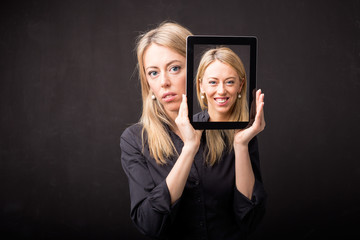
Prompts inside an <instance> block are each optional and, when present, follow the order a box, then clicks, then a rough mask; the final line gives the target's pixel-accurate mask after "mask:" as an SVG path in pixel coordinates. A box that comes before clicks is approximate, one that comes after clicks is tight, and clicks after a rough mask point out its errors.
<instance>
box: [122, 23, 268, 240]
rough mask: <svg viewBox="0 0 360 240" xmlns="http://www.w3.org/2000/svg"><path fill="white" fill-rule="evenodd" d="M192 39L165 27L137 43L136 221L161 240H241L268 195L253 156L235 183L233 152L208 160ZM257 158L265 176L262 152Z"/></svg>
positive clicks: (130, 144) (128, 140)
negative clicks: (195, 115) (190, 89)
mask: <svg viewBox="0 0 360 240" xmlns="http://www.w3.org/2000/svg"><path fill="white" fill-rule="evenodd" d="M190 34H191V33H190V32H189V31H188V30H187V29H186V28H184V27H182V26H181V25H179V24H176V23H172V22H165V23H162V24H160V25H159V26H158V27H156V28H155V29H152V30H150V31H148V32H146V33H144V34H142V35H141V36H140V37H139V39H138V41H137V56H138V70H139V76H140V81H141V89H142V100H143V112H142V116H141V119H140V121H139V123H137V124H135V125H133V126H130V127H129V128H127V129H126V130H125V131H124V133H123V134H122V136H121V141H120V147H121V161H122V166H123V169H124V171H125V173H126V175H127V177H128V180H129V189H130V198H131V199H130V200H131V211H130V216H131V219H132V220H133V222H134V223H135V225H136V226H137V228H138V229H139V230H140V231H141V232H142V233H143V234H145V235H147V236H150V237H154V238H157V239H158V238H160V239H202V238H204V239H207V238H208V239H241V238H242V237H243V236H245V235H246V233H247V231H248V230H249V229H251V227H253V226H256V224H257V223H258V221H259V219H261V216H262V214H263V210H264V207H263V206H264V200H265V196H266V194H265V192H264V190H263V188H262V184H261V183H260V182H259V183H256V181H254V180H253V179H255V178H254V177H253V175H254V173H253V170H252V168H251V166H250V160H249V156H247V158H245V159H243V160H241V161H240V162H239V163H240V165H238V168H241V172H240V174H242V175H241V176H239V177H238V178H239V180H238V181H239V182H240V184H239V185H238V184H236V186H235V165H234V155H233V153H232V154H231V153H230V154H229V153H225V152H224V157H222V159H219V161H217V163H216V164H213V165H212V166H210V165H208V164H206V163H205V158H204V154H203V152H204V148H205V141H206V139H205V136H204V135H202V132H201V131H196V130H194V129H193V127H192V126H191V124H190V122H189V119H188V112H187V102H186V101H187V100H186V96H185V95H184V94H185V88H186V57H185V56H186V37H187V36H188V35H190ZM248 155H249V154H248ZM250 155H251V157H250V158H253V159H254V161H255V166H253V168H254V169H255V171H258V169H259V168H258V167H259V166H258V165H257V164H258V156H257V149H255V148H254V149H253V152H251V153H250ZM249 167H250V168H249ZM243 168H244V169H243ZM257 174H258V172H256V173H255V175H257ZM243 181H244V182H246V184H244V183H243Z"/></svg>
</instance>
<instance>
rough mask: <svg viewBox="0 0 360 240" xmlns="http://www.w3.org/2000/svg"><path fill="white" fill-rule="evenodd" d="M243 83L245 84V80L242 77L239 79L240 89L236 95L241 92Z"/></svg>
mask: <svg viewBox="0 0 360 240" xmlns="http://www.w3.org/2000/svg"><path fill="white" fill-rule="evenodd" d="M244 83H245V78H244V77H243V78H240V87H239V91H238V93H241V90H242V88H243V86H244Z"/></svg>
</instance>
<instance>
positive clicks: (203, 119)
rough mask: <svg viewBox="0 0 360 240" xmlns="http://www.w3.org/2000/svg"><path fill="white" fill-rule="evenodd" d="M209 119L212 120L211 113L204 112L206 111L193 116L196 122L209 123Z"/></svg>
mask: <svg viewBox="0 0 360 240" xmlns="http://www.w3.org/2000/svg"><path fill="white" fill-rule="evenodd" d="M209 118H210V116H209V113H208V112H207V111H206V110H204V111H201V112H198V113H196V114H195V115H194V116H193V121H194V122H207V121H209Z"/></svg>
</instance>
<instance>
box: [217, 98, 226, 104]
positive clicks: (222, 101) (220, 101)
mask: <svg viewBox="0 0 360 240" xmlns="http://www.w3.org/2000/svg"><path fill="white" fill-rule="evenodd" d="M216 101H217V102H218V103H224V102H225V101H226V99H225V98H222V99H219V98H217V99H216Z"/></svg>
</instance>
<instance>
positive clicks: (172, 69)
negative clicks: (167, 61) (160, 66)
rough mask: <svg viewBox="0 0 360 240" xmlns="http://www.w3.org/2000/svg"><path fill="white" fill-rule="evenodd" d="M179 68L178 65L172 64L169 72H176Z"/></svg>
mask: <svg viewBox="0 0 360 240" xmlns="http://www.w3.org/2000/svg"><path fill="white" fill-rule="evenodd" d="M179 70H180V66H173V67H171V68H170V71H171V72H178V71H179Z"/></svg>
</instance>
